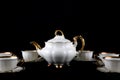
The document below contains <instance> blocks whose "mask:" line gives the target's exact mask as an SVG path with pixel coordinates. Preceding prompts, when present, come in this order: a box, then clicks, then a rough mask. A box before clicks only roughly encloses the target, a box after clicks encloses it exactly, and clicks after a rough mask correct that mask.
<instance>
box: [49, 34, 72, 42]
mask: <svg viewBox="0 0 120 80" xmlns="http://www.w3.org/2000/svg"><path fill="white" fill-rule="evenodd" d="M47 42H71V41H70V40H68V39H66V38H65V37H64V36H60V35H56V36H55V37H54V38H53V39H50V40H48V41H47Z"/></svg>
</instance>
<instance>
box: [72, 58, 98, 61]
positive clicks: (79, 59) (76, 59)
mask: <svg viewBox="0 0 120 80" xmlns="http://www.w3.org/2000/svg"><path fill="white" fill-rule="evenodd" d="M74 60H75V61H96V60H95V59H94V58H92V59H90V60H85V59H84V60H83V59H81V58H79V57H76V58H74Z"/></svg>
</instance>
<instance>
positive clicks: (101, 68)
mask: <svg viewBox="0 0 120 80" xmlns="http://www.w3.org/2000/svg"><path fill="white" fill-rule="evenodd" d="M97 70H98V71H100V72H104V73H120V72H114V71H110V70H109V69H107V68H106V67H105V66H103V67H97Z"/></svg>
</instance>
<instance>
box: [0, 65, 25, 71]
mask: <svg viewBox="0 0 120 80" xmlns="http://www.w3.org/2000/svg"><path fill="white" fill-rule="evenodd" d="M24 69H25V67H21V66H17V67H16V68H15V69H13V70H10V71H5V72H2V71H0V73H14V72H20V71H22V70H24Z"/></svg>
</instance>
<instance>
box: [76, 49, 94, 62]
mask: <svg viewBox="0 0 120 80" xmlns="http://www.w3.org/2000/svg"><path fill="white" fill-rule="evenodd" d="M93 52H94V51H90V50H82V51H79V52H78V54H77V58H78V59H79V60H81V61H92V60H93Z"/></svg>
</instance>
